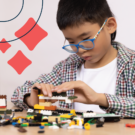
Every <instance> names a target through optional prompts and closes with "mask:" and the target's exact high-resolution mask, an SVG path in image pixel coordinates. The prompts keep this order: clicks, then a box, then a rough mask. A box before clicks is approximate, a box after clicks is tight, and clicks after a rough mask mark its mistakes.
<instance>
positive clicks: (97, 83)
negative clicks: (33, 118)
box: [12, 0, 135, 117]
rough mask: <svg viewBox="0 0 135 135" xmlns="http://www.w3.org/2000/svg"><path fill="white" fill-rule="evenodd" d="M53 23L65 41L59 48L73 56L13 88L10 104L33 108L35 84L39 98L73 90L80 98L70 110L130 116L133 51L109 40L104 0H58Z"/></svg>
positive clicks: (112, 28)
mask: <svg viewBox="0 0 135 135" xmlns="http://www.w3.org/2000/svg"><path fill="white" fill-rule="evenodd" d="M57 23H58V26H59V28H60V30H61V31H62V32H63V34H64V36H65V43H66V41H68V42H69V43H68V44H64V46H63V49H65V50H66V51H68V52H69V53H74V54H72V55H70V56H69V57H68V58H67V59H66V60H63V61H61V62H59V63H58V64H57V65H55V66H54V68H53V70H52V72H51V73H49V74H43V75H41V76H40V77H39V78H38V79H37V80H36V81H34V82H33V81H26V83H25V84H24V85H23V86H21V87H18V88H17V89H16V90H15V92H14V94H13V96H12V102H13V103H15V105H17V106H19V107H23V108H28V106H34V104H36V103H38V97H37V92H36V91H35V90H33V87H35V86H36V87H38V88H39V89H41V91H42V92H43V94H44V95H45V96H50V97H51V96H52V92H54V91H55V92H59V93H60V92H63V91H66V92H67V93H68V94H69V95H72V94H74V95H75V96H77V97H78V98H77V99H75V100H74V102H80V103H78V104H77V103H75V109H77V108H79V107H80V108H82V109H81V110H83V109H84V108H85V109H86V108H87V109H88V110H92V111H95V112H99V111H101V109H102V110H104V111H106V112H108V113H109V112H113V113H115V114H120V115H121V116H122V117H125V116H126V117H135V98H134V96H135V94H134V93H135V92H134V91H135V81H134V80H135V71H134V69H135V61H134V58H135V52H134V51H133V50H130V49H128V48H126V47H125V46H124V45H121V44H120V43H118V42H115V41H114V40H115V36H116V29H117V23H116V20H115V18H114V16H113V14H112V12H111V10H110V8H109V5H108V4H107V1H106V0H68V1H67V0H60V2H59V6H58V12H57ZM81 103H83V104H81ZM86 104H87V105H86ZM91 104H93V106H92V105H91ZM78 105H79V106H78ZM60 106H61V107H65V108H71V106H72V104H65V103H64V102H61V103H60ZM99 107H100V110H99Z"/></svg>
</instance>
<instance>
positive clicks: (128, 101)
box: [100, 62, 135, 118]
mask: <svg viewBox="0 0 135 135" xmlns="http://www.w3.org/2000/svg"><path fill="white" fill-rule="evenodd" d="M134 65H135V62H134V64H133V66H132V67H131V68H129V70H130V72H129V74H128V75H129V79H128V81H127V82H126V83H127V84H126V85H128V88H126V89H124V88H123V89H122V88H119V89H121V91H123V92H122V93H124V91H125V95H127V94H128V93H129V94H128V95H130V97H129V96H127V97H126V96H124V97H122V96H116V95H110V94H105V95H106V98H107V101H108V104H109V107H108V108H106V107H101V106H100V108H101V109H103V110H105V111H106V112H108V113H110V112H114V113H115V114H120V115H121V116H122V117H134V118H135V66H134ZM122 85H124V84H122ZM121 91H119V92H121Z"/></svg>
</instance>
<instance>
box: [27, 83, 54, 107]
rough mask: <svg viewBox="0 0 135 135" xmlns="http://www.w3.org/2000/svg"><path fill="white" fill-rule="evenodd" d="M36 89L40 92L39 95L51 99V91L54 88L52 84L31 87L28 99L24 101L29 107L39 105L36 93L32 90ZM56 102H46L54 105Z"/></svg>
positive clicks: (36, 84)
mask: <svg viewBox="0 0 135 135" xmlns="http://www.w3.org/2000/svg"><path fill="white" fill-rule="evenodd" d="M34 87H37V88H38V89H40V90H41V94H43V95H44V96H47V97H52V89H54V88H55V87H54V86H53V85H52V84H45V83H41V84H39V83H35V84H34V85H33V86H32V87H31V94H30V97H28V98H27V99H26V102H27V103H28V105H29V106H34V105H35V104H38V103H39V98H38V91H37V90H34V89H33V88H34ZM56 101H57V100H48V102H52V103H55V102H56Z"/></svg>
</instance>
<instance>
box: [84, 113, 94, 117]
mask: <svg viewBox="0 0 135 135" xmlns="http://www.w3.org/2000/svg"><path fill="white" fill-rule="evenodd" d="M93 116H96V113H83V117H93Z"/></svg>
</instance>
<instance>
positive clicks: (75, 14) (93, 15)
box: [57, 0, 116, 41]
mask: <svg viewBox="0 0 135 135" xmlns="http://www.w3.org/2000/svg"><path fill="white" fill-rule="evenodd" d="M109 17H114V14H113V13H112V12H111V10H110V7H109V5H108V3H107V1H106V0H60V1H59V4H58V11H57V24H58V27H59V29H60V30H62V29H65V28H66V27H67V26H71V27H73V26H74V25H79V24H81V23H83V22H85V21H87V22H91V23H98V24H99V25H100V27H101V26H102V25H103V23H104V21H105V20H106V19H107V18H109ZM115 37H116V31H115V32H114V33H113V34H111V41H113V40H115Z"/></svg>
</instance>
